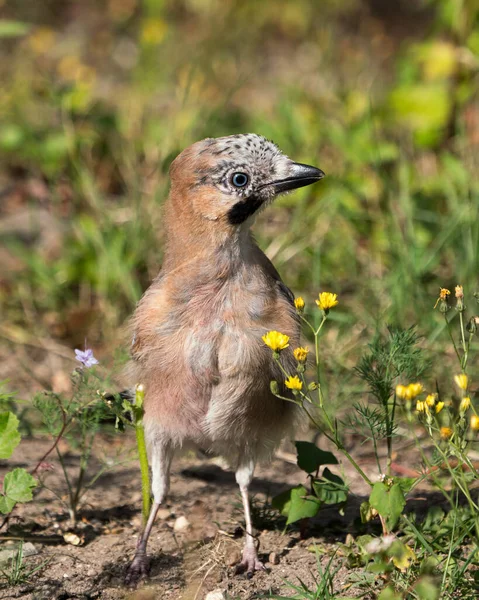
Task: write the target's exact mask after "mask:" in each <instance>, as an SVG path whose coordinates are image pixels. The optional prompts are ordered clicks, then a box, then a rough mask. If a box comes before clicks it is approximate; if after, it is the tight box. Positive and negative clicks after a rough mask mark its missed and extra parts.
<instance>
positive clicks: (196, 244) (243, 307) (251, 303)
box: [125, 133, 324, 584]
mask: <svg viewBox="0 0 479 600" xmlns="http://www.w3.org/2000/svg"><path fill="white" fill-rule="evenodd" d="M323 176H324V173H323V171H321V170H320V169H318V168H316V167H313V166H310V165H306V164H302V163H297V162H294V161H293V160H291V159H290V158H288V156H286V154H284V153H283V152H281V150H280V149H279V148H278V146H277V145H276V144H274V143H273V142H272V141H269V140H268V139H266V138H265V137H262V136H260V135H257V134H254V133H249V134H237V135H231V136H226V137H218V138H206V139H204V140H201V141H198V142H196V143H194V144H192V145H191V146H189V147H188V148H186V149H185V150H183V151H182V152H181V153H180V154H179V155H178V156H177V157H176V158H175V160H174V161H173V162H172V163H171V166H170V182H171V186H170V193H169V195H168V198H167V200H166V201H165V204H164V207H163V208H164V218H163V219H164V222H163V224H164V232H165V250H164V258H163V263H162V268H161V271H160V273H159V275H158V276H157V278H156V279H155V280H154V281H153V282H152V284H151V286H150V287H149V288H148V289H147V291H146V292H145V293H144V295H143V297H142V298H141V300H140V301H139V303H138V304H137V307H136V310H135V312H134V314H133V317H132V319H131V329H132V342H131V350H130V355H131V361H130V363H129V377H130V381H131V382H132V384H133V383H137V384H138V383H141V385H142V386H143V389H144V390H145V397H144V427H145V437H146V440H147V444H148V448H149V457H150V465H151V474H152V484H151V492H152V496H153V498H152V500H153V501H152V506H151V512H150V515H149V517H148V520H147V523H146V525H145V527H144V528H143V530H142V531H141V533H140V536H139V538H138V542H137V545H136V552H135V555H134V558H133V561H132V562H131V564H130V566H129V568H128V570H127V574H126V577H125V581H126V583H127V584H134V583H136V582H137V581H138V580H139V579H142V578H144V577H146V576H147V574H148V558H147V552H146V551H147V542H148V538H149V536H150V533H151V531H152V528H153V526H154V521H155V517H156V515H157V512H158V509H159V508H160V506H161V505H162V504H164V503H165V499H166V497H167V494H168V491H169V483H170V467H171V462H172V458H173V455H174V452H175V450H176V449H178V448H181V447H182V446H184V445H185V444H191V443H193V444H196V445H197V446H198V447H200V448H203V449H207V450H208V451H210V452H213V453H215V454H220V455H222V456H223V457H224V458H225V459H226V460H227V461H228V463H229V464H230V466H231V467H232V468H233V469H234V471H235V477H236V481H237V484H238V486H239V490H240V492H241V497H242V502H243V507H244V518H245V533H246V535H245V543H244V549H243V553H242V558H241V561H240V563H239V564H238V565H237V568H236V572H237V573H246V574H247V576H248V577H251V576H252V575H253V573H254V572H255V571H259V570H264V568H265V567H264V565H263V564H262V563H261V562H260V560H259V559H258V553H257V548H256V543H255V537H254V531H253V524H252V518H251V507H250V501H249V494H248V488H249V486H250V484H251V481H252V479H253V475H254V469H255V466H256V464H257V463H258V462H259V461H262V460H267V459H268V458H270V457H271V456H272V453H273V452H274V450H275V449H276V448H277V446H278V445H279V443H280V442H281V440H282V439H283V438H284V437H285V436H286V435H287V434H288V433H289V432H291V431H292V427H294V424H295V422H296V420H297V407H296V406H295V404H294V403H291V402H288V401H286V400H281V399H279V398H278V397H277V396H276V395H275V394H273V392H272V390H271V382H272V381H278V382H283V384H281V385H280V388H279V389H280V392H281V394H284V397H287V393H288V390H287V389H286V388H285V387H284V374H283V372H282V371H281V368H283V369H284V370H285V371H286V372H288V371H289V372H295V368H296V362H295V360H294V357H293V351H292V350H293V347H296V346H298V345H299V344H300V322H299V317H298V314H297V311H296V309H295V305H294V295H293V294H292V292H291V291H290V289H289V288H288V287H287V286H286V285H285V284H284V283H283V281H282V279H281V277H280V275H279V273H278V271H277V270H276V268H275V267H274V266H273V264H272V262H271V261H270V260H269V259H268V258H267V256H266V255H265V254H264V253H263V252H262V250H261V249H260V248H259V246H258V245H257V243H256V241H255V239H254V237H253V235H252V233H251V230H250V229H251V225H252V224H253V222H254V219H255V217H256V215H257V214H258V213H259V212H260V211H262V210H263V209H265V208H266V207H267V206H268V205H270V204H271V203H272V202H273V201H274V199H275V198H276V197H277V196H278V195H280V194H283V193H287V192H290V191H292V190H295V189H297V188H300V187H303V186H307V185H310V184H313V183H315V182H317V181H319V180H320V179H322V178H323ZM269 331H278V332H281V333H282V334H284V335H286V336H288V337H289V344H288V347H286V348H285V350H284V351H282V353H281V365H282V366H281V367H280V366H279V365H278V361H276V360H274V358H273V355H272V352H271V350H270V349H269V348H268V347H267V346H266V345H265V343H264V342H263V340H262V336H264V335H265V334H266V333H267V332H269Z"/></svg>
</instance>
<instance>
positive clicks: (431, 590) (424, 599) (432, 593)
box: [414, 577, 439, 600]
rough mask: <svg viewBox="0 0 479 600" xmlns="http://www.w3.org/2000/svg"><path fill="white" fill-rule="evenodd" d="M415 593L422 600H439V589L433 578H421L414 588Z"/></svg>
mask: <svg viewBox="0 0 479 600" xmlns="http://www.w3.org/2000/svg"><path fill="white" fill-rule="evenodd" d="M414 591H415V592H416V594H417V597H418V598H421V600H438V598H439V589H438V587H437V586H436V584H435V583H434V580H433V579H432V577H421V579H420V580H419V581H418V582H417V583H416V585H415V586H414Z"/></svg>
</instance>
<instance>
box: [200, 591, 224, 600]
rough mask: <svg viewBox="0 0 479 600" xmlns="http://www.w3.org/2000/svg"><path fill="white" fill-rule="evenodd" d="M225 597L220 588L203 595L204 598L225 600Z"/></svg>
mask: <svg viewBox="0 0 479 600" xmlns="http://www.w3.org/2000/svg"><path fill="white" fill-rule="evenodd" d="M225 598H226V596H225V595H224V593H223V592H222V591H221V590H213V591H212V592H208V594H206V596H205V600H225Z"/></svg>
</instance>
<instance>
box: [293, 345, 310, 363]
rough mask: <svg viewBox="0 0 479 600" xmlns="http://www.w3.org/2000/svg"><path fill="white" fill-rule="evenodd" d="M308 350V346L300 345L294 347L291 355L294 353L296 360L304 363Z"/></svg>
mask: <svg viewBox="0 0 479 600" xmlns="http://www.w3.org/2000/svg"><path fill="white" fill-rule="evenodd" d="M308 352H309V349H308V348H302V347H300V348H295V349H294V350H293V355H294V358H295V359H296V360H297V361H298V362H300V363H304V362H306V359H307V358H308Z"/></svg>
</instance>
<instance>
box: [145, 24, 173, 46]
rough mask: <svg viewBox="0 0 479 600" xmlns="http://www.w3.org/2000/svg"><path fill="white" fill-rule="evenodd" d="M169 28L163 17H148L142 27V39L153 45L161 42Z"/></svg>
mask: <svg viewBox="0 0 479 600" xmlns="http://www.w3.org/2000/svg"><path fill="white" fill-rule="evenodd" d="M167 30H168V25H167V24H166V23H165V21H163V20H162V19H146V20H145V22H144V23H143V26H142V28H141V41H142V42H143V43H144V44H147V45H151V46H154V45H156V44H161V42H162V41H163V40H164V38H165V36H166V32H167Z"/></svg>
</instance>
